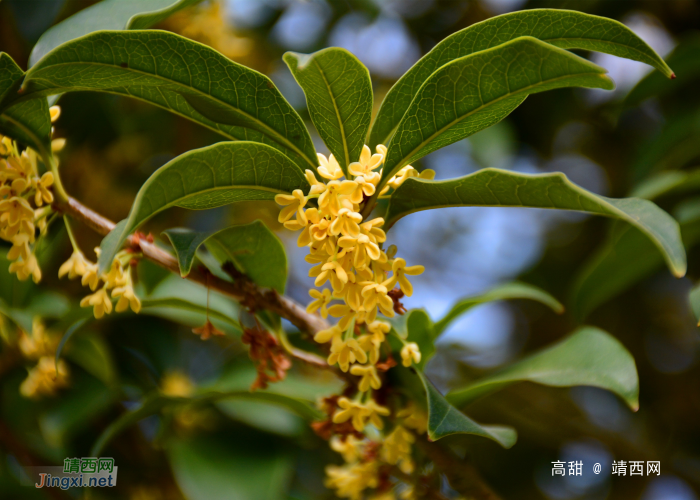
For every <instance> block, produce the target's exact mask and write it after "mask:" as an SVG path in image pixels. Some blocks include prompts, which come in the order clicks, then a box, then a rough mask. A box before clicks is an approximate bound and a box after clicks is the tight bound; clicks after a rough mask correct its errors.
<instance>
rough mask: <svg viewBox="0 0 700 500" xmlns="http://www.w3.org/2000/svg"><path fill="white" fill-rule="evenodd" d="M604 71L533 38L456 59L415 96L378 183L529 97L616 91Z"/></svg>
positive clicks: (488, 123) (486, 124)
mask: <svg viewBox="0 0 700 500" xmlns="http://www.w3.org/2000/svg"><path fill="white" fill-rule="evenodd" d="M604 73H606V70H605V69H603V68H601V67H600V66H597V65H595V64H593V63H592V62H590V61H587V60H585V59H582V58H580V57H578V56H576V55H574V54H572V53H571V52H567V51H566V50H563V49H559V48H556V47H554V46H552V45H549V44H547V43H544V42H541V41H539V40H537V39H535V38H532V37H520V38H516V39H515V40H512V41H510V42H506V43H504V44H502V45H499V46H498V47H494V48H491V49H488V50H483V51H481V52H477V53H474V54H471V55H468V56H465V57H461V58H459V59H455V60H454V61H452V62H450V63H448V64H445V65H444V66H442V67H441V68H440V69H438V70H437V71H435V73H433V74H432V75H430V78H428V79H427V80H426V81H425V83H424V84H423V86H422V87H421V88H420V89H419V90H418V91H417V92H416V94H415V97H414V99H413V101H412V103H411V105H410V107H409V108H408V110H407V111H406V114H405V115H404V116H403V118H402V119H401V121H400V122H399V124H398V126H397V129H396V134H395V135H394V137H393V139H392V140H391V143H390V144H389V151H388V152H387V157H386V161H385V163H384V169H383V171H382V183H385V182H386V181H387V180H388V179H389V178H391V176H393V175H394V174H395V173H396V172H397V171H398V170H399V169H401V168H402V167H404V166H406V165H408V164H409V163H412V162H414V161H416V160H418V159H420V158H422V157H423V156H425V155H427V154H428V153H431V152H432V151H435V150H436V149H440V148H442V147H444V146H447V145H448V144H452V143H453V142H456V141H459V140H460V139H464V138H465V137H468V136H470V135H472V134H475V133H476V132H478V131H479V130H482V129H485V128H487V127H490V126H491V125H494V124H495V123H498V122H499V121H501V120H502V119H503V118H505V117H506V116H508V115H509V114H510V113H511V112H512V111H513V110H514V109H515V108H517V107H518V106H519V105H520V103H522V102H523V101H524V100H525V98H526V97H527V96H528V95H529V94H534V93H537V92H544V91H546V90H552V89H557V88H562V87H588V88H602V89H608V90H610V89H612V88H614V86H615V85H614V84H613V82H612V80H610V78H608V77H607V76H605V75H604ZM378 188H381V184H380V186H378Z"/></svg>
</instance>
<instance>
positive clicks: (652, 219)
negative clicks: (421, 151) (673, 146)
mask: <svg viewBox="0 0 700 500" xmlns="http://www.w3.org/2000/svg"><path fill="white" fill-rule="evenodd" d="M464 206H493V207H530V208H550V209H560V210H575V211H580V212H587V213H591V214H596V215H604V216H606V217H612V218H616V219H620V220H623V221H626V222H628V223H630V224H632V225H633V226H635V227H637V228H638V229H640V230H641V231H642V232H644V233H645V234H646V236H647V237H648V238H649V239H651V240H652V241H653V243H654V244H655V245H656V246H657V247H658V248H659V250H660V251H661V253H662V254H663V256H664V259H665V260H666V263H667V264H668V267H669V268H670V269H671V272H672V273H673V274H674V275H675V276H677V277H681V276H683V275H684V274H685V271H686V258H685V250H684V249H683V242H682V241H681V235H680V230H679V228H678V223H677V222H676V221H675V220H674V219H673V217H671V216H670V215H668V214H667V213H666V212H664V211H663V210H661V209H660V208H659V207H657V206H656V205H655V204H654V203H652V202H650V201H648V200H640V199H638V198H622V199H614V198H606V197H603V196H597V195H595V194H593V193H590V192H588V191H586V190H585V189H582V188H580V187H579V186H577V185H575V184H573V183H572V182H571V181H569V180H568V179H567V178H566V176H565V175H564V174H562V173H559V172H556V173H552V174H521V173H517V172H509V171H507V170H499V169H495V168H486V169H483V170H479V171H478V172H475V173H473V174H470V175H467V176H464V177H460V178H457V179H451V180H448V181H429V180H425V179H416V178H411V179H407V180H406V181H405V182H404V183H403V184H402V185H401V186H399V188H398V189H397V190H396V192H395V193H394V194H393V195H392V196H391V200H390V202H389V206H388V207H387V212H386V216H385V217H384V218H385V219H386V220H387V224H386V226H387V228H389V227H391V226H392V225H393V224H394V223H395V222H396V221H397V220H398V219H400V218H401V217H403V216H405V215H408V214H410V213H413V212H418V211H420V210H429V209H433V208H444V207H464Z"/></svg>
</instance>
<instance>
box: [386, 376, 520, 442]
mask: <svg viewBox="0 0 700 500" xmlns="http://www.w3.org/2000/svg"><path fill="white" fill-rule="evenodd" d="M392 371H396V372H397V373H396V374H394V375H395V376H398V377H399V378H400V380H401V382H402V384H403V385H404V387H406V388H407V389H408V390H409V391H411V392H412V393H413V396H414V397H416V398H417V401H418V403H419V404H421V405H423V406H424V407H425V408H426V409H427V411H428V437H429V438H430V439H431V440H433V441H437V440H438V439H440V438H443V437H445V436H449V435H450V434H473V435H475V436H481V437H485V438H488V439H492V440H493V441H496V442H497V443H498V444H500V445H501V446H503V447H504V448H510V447H511V446H513V445H514V444H515V441H516V440H517V437H518V435H517V433H516V432H515V429H513V428H511V427H507V426H501V425H480V424H477V423H476V422H474V421H473V420H472V419H470V418H469V417H467V416H466V415H465V414H464V413H462V412H461V411H459V410H458V409H457V408H455V407H454V406H452V405H451V404H450V403H449V402H448V401H447V400H446V399H445V397H444V396H443V395H442V394H440V391H438V390H437V389H436V388H435V386H434V385H433V384H432V382H430V380H428V379H427V378H426V376H425V375H424V374H423V373H422V372H420V371H418V370H415V369H408V368H404V367H396V368H393V369H392ZM423 398H425V399H423ZM421 401H424V402H425V403H424V404H423V403H421Z"/></svg>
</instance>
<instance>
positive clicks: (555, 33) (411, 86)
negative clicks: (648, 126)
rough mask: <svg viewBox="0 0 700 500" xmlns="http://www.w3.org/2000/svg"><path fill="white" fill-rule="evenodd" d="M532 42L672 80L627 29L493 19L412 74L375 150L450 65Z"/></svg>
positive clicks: (389, 107)
mask: <svg viewBox="0 0 700 500" xmlns="http://www.w3.org/2000/svg"><path fill="white" fill-rule="evenodd" d="M521 36H531V37H534V38H537V39H539V40H542V41H543V42H547V43H549V44H551V45H555V46H557V47H560V48H562V49H584V50H593V51H597V52H604V53H607V54H612V55H615V56H619V57H626V58H628V59H633V60H635V61H641V62H644V63H646V64H649V65H651V66H653V67H654V68H656V69H658V70H659V71H660V72H661V73H662V74H663V75H665V76H666V77H670V76H671V75H672V71H671V69H670V68H669V67H668V65H667V64H666V63H665V62H664V61H663V59H661V57H659V55H658V54H656V53H655V52H654V51H653V49H651V47H649V46H648V45H647V44H646V43H645V42H644V41H643V40H642V39H641V38H639V37H638V36H637V35H635V34H634V33H633V32H632V31H631V30H630V29H629V28H628V27H627V26H625V25H624V24H622V23H620V22H618V21H615V20H613V19H607V18H604V17H598V16H593V15H590V14H585V13H583V12H576V11H571V10H558V9H557V10H555V9H530V10H524V11H520V12H512V13H509V14H504V15H502V16H497V17H492V18H491V19H487V20H486V21H482V22H480V23H476V24H473V25H472V26H469V27H468V28H465V29H463V30H461V31H458V32H457V33H454V34H452V35H450V36H448V37H447V38H445V39H444V40H442V41H441V42H440V43H438V44H437V45H436V46H435V47H434V48H433V49H432V50H431V51H430V52H428V54H426V55H425V56H424V57H423V58H422V59H421V60H420V61H418V62H417V63H416V64H415V65H414V66H413V67H412V68H411V69H410V70H409V71H407V72H406V73H405V74H404V75H403V76H402V77H401V78H400V79H399V81H398V82H396V84H395V85H394V86H393V87H392V88H391V90H390V91H389V93H388V94H387V95H386V97H385V98H384V101H383V102H382V105H381V107H380V108H379V112H378V113H377V117H376V119H375V121H374V124H373V125H372V130H371V132H370V139H369V144H370V146H372V147H374V146H376V145H377V144H381V143H383V144H387V143H388V141H389V139H390V138H391V136H392V135H393V132H394V130H395V129H396V127H397V125H398V124H399V122H400V121H401V118H402V117H403V115H404V113H405V112H406V111H407V110H408V108H409V105H410V104H411V101H412V99H413V96H415V95H416V93H417V92H418V89H419V88H420V87H421V85H423V83H424V82H425V81H426V80H427V79H428V77H429V76H430V75H431V74H433V72H435V71H436V70H438V69H439V68H441V67H442V66H444V65H445V64H447V63H449V62H451V61H453V60H455V59H458V58H460V57H464V56H468V55H469V54H472V53H475V52H479V51H482V50H487V49H490V48H493V47H496V46H498V45H501V44H503V43H506V42H508V41H510V40H513V39H514V38H518V37H521Z"/></svg>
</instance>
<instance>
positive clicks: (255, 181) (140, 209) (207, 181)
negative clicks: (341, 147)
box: [99, 141, 309, 272]
mask: <svg viewBox="0 0 700 500" xmlns="http://www.w3.org/2000/svg"><path fill="white" fill-rule="evenodd" d="M294 189H302V190H303V191H304V192H306V191H308V189H309V188H308V183H307V181H306V179H305V178H304V174H303V173H302V171H301V170H300V169H299V168H298V167H297V166H296V165H295V164H294V163H292V162H291V160H289V158H287V157H286V156H284V155H283V154H282V153H280V152H279V151H277V150H276V149H274V148H271V147H269V146H265V145H264V144H260V143H255V142H244V141H241V142H224V143H219V144H214V145H213V146H208V147H205V148H202V149H196V150H193V151H189V152H187V153H185V154H182V155H180V156H178V157H177V158H175V159H174V160H172V161H170V162H168V163H167V164H165V165H163V166H162V167H160V168H159V169H158V170H156V171H155V172H154V173H153V175H152V176H151V177H150V178H149V179H148V180H147V181H146V182H145V184H144V185H143V186H142V187H141V189H140V190H139V193H138V194H137V195H136V199H135V200H134V204H133V206H132V207H131V212H130V213H129V217H128V218H127V219H125V220H123V221H121V222H120V223H119V224H117V227H115V228H114V229H113V230H112V232H110V233H109V234H108V235H107V236H106V237H105V239H104V240H102V245H101V248H102V253H101V255H100V259H99V264H100V270H101V272H104V270H105V269H107V268H108V267H109V266H110V265H111V263H112V260H113V259H114V256H115V255H116V253H117V252H118V251H119V249H120V248H121V246H122V244H123V243H124V241H125V240H126V237H127V236H128V235H129V234H130V233H131V232H132V231H134V230H135V229H136V228H137V227H138V226H139V225H141V224H143V223H144V222H146V221H147V220H148V219H150V218H151V217H153V216H154V215H155V214H157V213H158V212H161V211H163V210H165V209H167V208H170V207H182V208H188V209H191V210H204V209H208V208H215V207H220V206H223V205H227V204H229V203H234V202H237V201H254V200H274V198H275V195H276V194H279V193H291V192H292V191H293V190H294Z"/></svg>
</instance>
